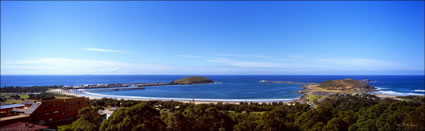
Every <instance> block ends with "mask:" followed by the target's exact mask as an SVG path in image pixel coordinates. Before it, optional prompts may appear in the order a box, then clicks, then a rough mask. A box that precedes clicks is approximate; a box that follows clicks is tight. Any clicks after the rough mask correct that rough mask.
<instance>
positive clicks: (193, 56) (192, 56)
mask: <svg viewBox="0 0 425 131" xmlns="http://www.w3.org/2000/svg"><path fill="white" fill-rule="evenodd" d="M180 56H182V57H187V58H199V57H201V56H197V55H180Z"/></svg>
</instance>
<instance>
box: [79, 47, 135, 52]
mask: <svg viewBox="0 0 425 131" xmlns="http://www.w3.org/2000/svg"><path fill="white" fill-rule="evenodd" d="M82 49H83V50H87V51H95V52H110V53H124V52H128V51H123V50H110V49H102V48H82Z"/></svg>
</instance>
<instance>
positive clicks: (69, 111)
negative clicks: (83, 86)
mask: <svg viewBox="0 0 425 131" xmlns="http://www.w3.org/2000/svg"><path fill="white" fill-rule="evenodd" d="M87 106H89V104H88V103H87V102H86V101H84V99H83V98H70V99H51V100H44V101H42V102H41V104H40V105H39V106H38V107H37V108H36V109H33V108H32V107H31V108H29V109H28V111H27V112H25V113H26V114H27V113H29V114H30V117H31V120H32V121H33V122H35V123H37V122H38V123H43V122H44V123H46V124H47V125H63V124H69V123H71V122H73V121H74V120H76V119H77V118H78V111H79V110H80V109H81V108H83V107H87Z"/></svg>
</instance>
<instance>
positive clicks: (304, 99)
mask: <svg viewBox="0 0 425 131" xmlns="http://www.w3.org/2000/svg"><path fill="white" fill-rule="evenodd" d="M316 85H317V84H309V85H304V86H301V87H300V88H302V90H300V91H298V92H297V93H300V94H301V96H300V97H298V98H282V99H202V98H200V99H195V98H163V97H142V96H118V95H105V94H97V93H91V92H87V91H85V90H87V89H50V90H49V91H48V92H52V93H58V94H64V95H70V96H76V97H86V98H89V99H102V98H109V99H115V100H121V99H123V100H136V101H178V102H184V103H195V104H217V103H225V104H239V103H240V102H252V103H274V102H283V103H287V104H292V103H306V104H312V103H311V101H310V100H309V98H310V95H315V96H320V97H322V96H323V97H326V96H329V95H331V94H350V95H355V94H362V93H356V92H351V91H340V90H324V89H318V88H316ZM366 94H370V95H375V96H377V97H379V98H381V99H385V98H392V99H399V98H397V97H398V96H399V95H393V94H385V93H382V92H379V90H376V91H375V92H369V93H366ZM408 96H410V95H408ZM420 96H424V95H420Z"/></svg>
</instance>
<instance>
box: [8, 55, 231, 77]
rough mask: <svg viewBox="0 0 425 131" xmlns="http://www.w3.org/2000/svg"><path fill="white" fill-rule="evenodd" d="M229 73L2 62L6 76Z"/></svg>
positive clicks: (65, 61)
mask: <svg viewBox="0 0 425 131" xmlns="http://www.w3.org/2000/svg"><path fill="white" fill-rule="evenodd" d="M226 69H227V68H222V67H212V66H191V65H177V64H145V63H128V62H120V61H108V60H92V59H91V60H90V59H72V58H37V59H23V60H22V59H21V60H15V59H2V62H1V74H2V75H82V74H93V75H122V74H129V75H140V74H176V75H177V74H179V75H181V74H225V73H226ZM229 70H230V69H229Z"/></svg>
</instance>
